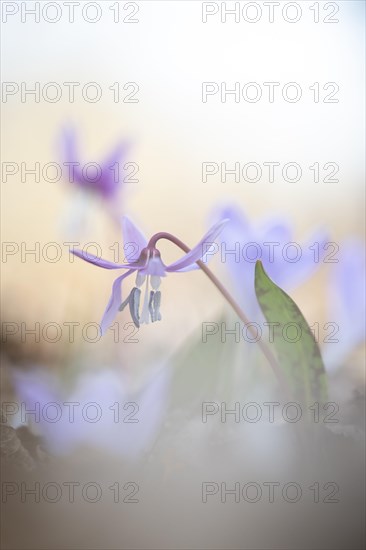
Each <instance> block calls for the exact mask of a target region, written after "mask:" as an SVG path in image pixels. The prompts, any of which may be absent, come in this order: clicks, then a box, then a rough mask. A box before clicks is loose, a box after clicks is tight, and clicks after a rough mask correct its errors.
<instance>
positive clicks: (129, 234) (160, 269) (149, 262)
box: [72, 217, 227, 334]
mask: <svg viewBox="0 0 366 550" xmlns="http://www.w3.org/2000/svg"><path fill="white" fill-rule="evenodd" d="M226 221H227V220H222V221H220V222H218V223H216V224H215V225H214V226H213V227H212V228H211V229H210V230H209V231H208V232H207V233H206V235H205V236H204V237H203V238H202V239H201V240H200V242H199V243H198V244H197V245H196V246H195V247H194V248H192V250H191V251H190V252H188V253H186V254H184V255H183V256H182V257H181V258H180V259H179V260H177V261H175V262H173V263H172V264H170V265H165V264H164V263H163V261H162V259H161V256H160V252H159V250H158V249H157V248H156V246H155V239H154V237H152V238H151V239H150V241H149V242H148V241H147V239H146V238H145V237H144V235H143V234H142V233H141V231H140V230H139V229H138V228H137V227H136V226H135V225H134V224H133V223H132V222H131V220H129V219H128V218H126V217H125V218H123V236H124V241H125V245H126V244H131V243H133V244H134V245H135V246H137V249H138V250H139V251H140V253H139V256H138V258H137V259H136V260H134V261H132V260H133V257H132V254H133V253H131V254H130V255H127V259H128V260H129V263H126V264H116V263H113V262H109V261H108V260H103V259H101V258H98V257H97V256H94V255H92V254H85V253H84V252H83V251H81V250H73V251H72V252H73V254H75V255H76V256H78V257H79V258H82V259H83V260H85V261H87V262H89V263H92V264H94V265H97V266H98V267H103V268H104V269H125V270H127V271H126V272H125V273H123V275H120V276H119V277H117V279H116V280H115V281H114V283H113V287H112V295H111V297H110V300H109V302H108V305H107V308H106V310H105V313H104V316H103V319H102V322H101V333H102V334H104V333H105V331H106V330H107V329H108V327H109V326H110V325H111V324H112V322H113V320H114V318H115V316H116V314H117V312H118V311H122V309H123V308H124V307H125V306H126V305H127V304H129V307H130V313H131V317H132V319H133V321H134V323H135V325H136V326H137V327H139V326H140V324H143V323H149V322H150V320H151V321H152V322H154V321H160V319H161V314H160V301H161V293H160V291H159V290H158V289H159V288H160V284H161V278H162V277H165V276H166V275H167V273H173V272H174V273H179V272H185V271H191V270H193V269H197V268H198V266H197V264H196V262H197V261H198V260H201V259H202V258H203V257H204V256H205V255H206V253H207V251H208V249H210V247H211V245H212V243H213V241H214V240H215V239H216V238H217V236H218V235H219V233H220V232H221V230H222V228H223V227H224V225H225V223H226ZM158 235H159V234H158ZM161 235H164V236H165V235H167V234H165V233H164V234H161ZM134 273H136V286H135V287H134V288H133V289H132V291H131V293H130V294H129V296H128V298H127V299H126V300H124V301H123V302H122V291H121V286H122V281H123V279H125V278H126V277H129V276H130V275H132V274H134ZM143 284H145V296H144V301H143V306H142V312H141V316H140V295H141V290H140V287H141V286H142V285H143Z"/></svg>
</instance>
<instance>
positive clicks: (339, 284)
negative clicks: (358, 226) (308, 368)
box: [323, 239, 365, 371]
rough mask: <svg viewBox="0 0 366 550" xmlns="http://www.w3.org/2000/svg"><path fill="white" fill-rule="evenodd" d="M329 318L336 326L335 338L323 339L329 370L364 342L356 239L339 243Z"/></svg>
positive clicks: (361, 250)
mask: <svg viewBox="0 0 366 550" xmlns="http://www.w3.org/2000/svg"><path fill="white" fill-rule="evenodd" d="M328 318H329V322H331V323H335V324H336V325H338V327H339V332H337V334H335V335H334V338H335V339H337V340H338V341H337V342H336V343H334V342H326V343H325V344H324V346H323V355H324V362H325V365H326V367H327V369H328V371H335V370H337V369H338V368H340V367H341V366H342V365H344V362H345V361H346V360H347V358H348V356H349V355H350V354H351V353H352V352H353V351H354V350H355V349H356V348H357V347H358V346H360V345H361V344H362V343H363V342H365V246H364V243H363V242H361V241H360V240H358V239H348V240H347V241H344V242H343V243H342V244H341V246H340V259H339V263H337V264H334V265H333V266H332V270H331V273H330V284H329V293H328Z"/></svg>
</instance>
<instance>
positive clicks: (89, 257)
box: [71, 248, 134, 269]
mask: <svg viewBox="0 0 366 550" xmlns="http://www.w3.org/2000/svg"><path fill="white" fill-rule="evenodd" d="M71 252H72V254H74V255H75V256H77V257H78V258H81V259H82V260H85V261H86V262H89V263H90V264H94V265H97V266H98V267H103V268H104V269H131V268H133V267H134V266H133V265H132V264H115V263H114V262H109V261H108V260H103V258H99V257H98V256H94V254H89V253H87V252H85V251H84V250H78V249H77V248H76V249H74V250H71Z"/></svg>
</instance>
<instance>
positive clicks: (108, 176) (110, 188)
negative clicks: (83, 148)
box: [62, 128, 128, 201]
mask: <svg viewBox="0 0 366 550" xmlns="http://www.w3.org/2000/svg"><path fill="white" fill-rule="evenodd" d="M62 138H63V152H64V153H63V156H64V159H65V164H66V165H67V166H70V176H71V177H70V180H69V181H70V183H72V184H73V185H75V186H76V187H78V188H79V189H81V190H83V191H89V192H92V193H94V194H96V195H98V196H100V197H101V198H103V199H105V200H108V201H109V200H113V199H114V198H115V197H116V195H117V193H118V192H119V190H120V187H121V182H120V171H119V161H121V159H123V158H124V157H125V155H126V151H127V147H128V146H127V144H122V143H119V144H118V145H117V146H116V147H115V148H114V150H112V151H111V152H110V154H109V155H108V156H107V157H106V158H105V159H104V160H103V161H102V162H101V163H100V164H96V163H90V164H94V166H95V167H96V168H95V170H94V172H95V173H94V172H93V174H91V172H92V170H91V169H90V173H89V170H86V165H85V166H83V165H82V164H81V163H80V158H79V154H78V150H77V145H76V134H75V131H74V130H73V129H72V128H68V129H66V130H64V132H63V135H62Z"/></svg>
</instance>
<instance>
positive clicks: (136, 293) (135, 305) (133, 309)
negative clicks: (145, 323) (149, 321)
mask: <svg viewBox="0 0 366 550" xmlns="http://www.w3.org/2000/svg"><path fill="white" fill-rule="evenodd" d="M140 296H141V290H140V289H139V288H136V287H135V288H133V289H132V290H131V294H130V300H129V304H130V313H131V317H132V321H133V322H134V324H135V327H136V328H140V316H139V308H140Z"/></svg>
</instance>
